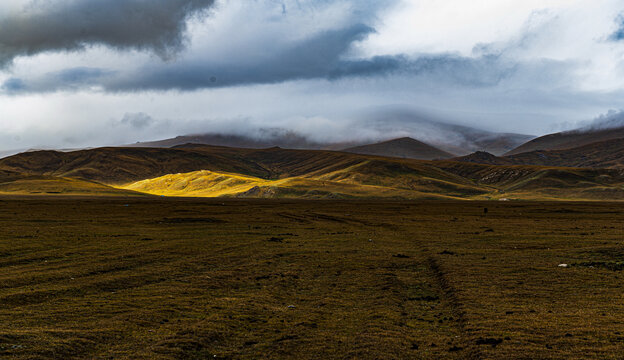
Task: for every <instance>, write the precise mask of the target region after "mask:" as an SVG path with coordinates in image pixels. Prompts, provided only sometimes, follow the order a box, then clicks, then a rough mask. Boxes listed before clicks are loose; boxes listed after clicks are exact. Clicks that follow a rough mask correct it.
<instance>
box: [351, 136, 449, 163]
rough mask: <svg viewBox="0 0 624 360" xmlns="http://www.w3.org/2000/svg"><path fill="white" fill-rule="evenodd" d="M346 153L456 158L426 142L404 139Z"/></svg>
mask: <svg viewBox="0 0 624 360" xmlns="http://www.w3.org/2000/svg"><path fill="white" fill-rule="evenodd" d="M343 151H345V152H350V153H354V154H364V155H378V156H387V157H397V158H406V159H419V160H438V159H449V158H452V157H454V155H453V154H450V153H448V152H446V151H442V150H440V149H438V148H435V147H433V146H431V145H428V144H425V143H424V142H421V141H418V140H415V139H412V138H409V137H403V138H400V139H394V140H388V141H384V142H380V143H376V144H369V145H362V146H356V147H352V148H347V149H344V150H343Z"/></svg>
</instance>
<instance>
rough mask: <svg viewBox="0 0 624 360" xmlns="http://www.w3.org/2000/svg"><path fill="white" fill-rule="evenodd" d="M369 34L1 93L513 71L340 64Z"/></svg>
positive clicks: (85, 72)
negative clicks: (254, 57) (260, 54)
mask: <svg viewBox="0 0 624 360" xmlns="http://www.w3.org/2000/svg"><path fill="white" fill-rule="evenodd" d="M372 32H374V29H372V28H371V27H368V26H366V25H362V24H358V25H354V26H350V27H347V28H343V29H339V30H332V31H326V32H323V33H320V34H316V35H315V36H312V37H310V38H308V39H305V40H303V41H301V42H299V43H296V44H294V45H291V46H290V47H285V48H281V49H275V51H271V52H270V53H271V54H272V55H271V56H269V57H265V58H263V59H260V60H254V61H249V59H244V58H243V59H240V58H239V59H231V60H230V61H229V62H228V63H225V64H224V63H211V62H209V61H205V60H203V59H201V58H200V59H192V60H187V59H183V60H180V61H177V62H172V63H150V64H148V65H145V66H143V67H140V68H138V69H133V70H129V71H119V72H107V71H105V70H101V69H72V70H66V71H63V72H60V73H53V74H48V75H46V76H44V77H42V78H41V79H36V78H35V79H31V80H28V79H19V78H12V79H10V80H8V81H7V82H5V83H4V85H3V86H2V88H3V89H4V90H5V92H8V93H24V92H49V91H56V90H68V89H76V88H77V87H80V86H82V87H84V88H88V87H98V88H103V89H104V90H106V91H110V92H133V91H143V90H171V89H176V90H182V91H192V90H198V89H204V88H219V87H230V86H241V85H253V84H272V83H279V82H284V81H292V80H305V79H328V80H336V79H341V78H347V77H370V76H384V75H393V74H406V75H410V76H419V77H421V78H424V79H425V80H427V81H433V82H442V83H452V84H457V85H461V86H468V87H482V86H493V85H496V84H498V83H499V82H500V81H501V80H502V79H504V78H505V77H506V76H508V75H510V74H511V73H513V72H514V71H515V70H514V68H513V67H511V66H508V65H507V64H505V63H504V62H503V61H501V60H500V58H499V57H498V56H492V55H486V56H482V57H479V58H467V57H461V56H458V55H451V54H437V55H426V56H420V57H418V56H417V57H408V56H405V55H396V56H375V57H371V58H364V59H348V58H345V56H346V55H347V54H348V52H349V49H350V48H351V46H352V45H353V43H355V42H357V41H360V40H362V39H364V38H365V37H366V36H368V35H369V34H371V33H372ZM267 46H268V45H267ZM271 50H273V49H271Z"/></svg>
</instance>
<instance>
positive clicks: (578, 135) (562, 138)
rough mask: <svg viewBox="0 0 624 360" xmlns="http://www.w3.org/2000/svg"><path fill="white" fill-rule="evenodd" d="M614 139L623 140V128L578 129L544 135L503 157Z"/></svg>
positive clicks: (570, 147) (569, 147) (575, 146)
mask: <svg viewBox="0 0 624 360" xmlns="http://www.w3.org/2000/svg"><path fill="white" fill-rule="evenodd" d="M614 139H624V127H615V128H609V129H590V130H581V129H579V130H573V131H564V132H559V133H554V134H549V135H544V136H540V137H538V138H536V139H533V140H531V141H529V142H527V143H524V144H522V145H520V146H518V147H517V148H515V149H513V150H511V151H509V152H508V153H506V154H505V155H516V154H520V153H525V152H530V151H536V150H564V149H572V148H577V147H580V146H584V145H588V144H592V143H597V142H603V141H607V140H614Z"/></svg>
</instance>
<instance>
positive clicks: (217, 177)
mask: <svg viewBox="0 0 624 360" xmlns="http://www.w3.org/2000/svg"><path fill="white" fill-rule="evenodd" d="M279 181H281V180H278V181H277V182H279ZM275 182H276V181H273V182H272V181H269V180H264V179H260V178H256V177H253V176H244V175H238V174H227V173H220V172H214V171H208V170H201V171H193V172H189V173H183V174H169V175H164V176H161V177H157V178H154V179H146V180H141V181H137V182H135V183H131V184H127V185H124V186H121V187H120V188H123V189H127V190H134V191H139V192H144V193H147V194H153V195H164V196H190V197H194V196H197V197H218V196H223V195H231V194H237V193H242V192H245V191H248V190H250V189H251V188H253V187H255V186H263V185H267V184H268V183H275Z"/></svg>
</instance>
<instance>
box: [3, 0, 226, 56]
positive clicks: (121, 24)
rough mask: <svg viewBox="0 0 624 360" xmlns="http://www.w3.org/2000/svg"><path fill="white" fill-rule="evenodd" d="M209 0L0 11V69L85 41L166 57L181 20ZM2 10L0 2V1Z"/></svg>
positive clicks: (120, 0) (71, 3) (178, 43)
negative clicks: (33, 56) (22, 58)
mask: <svg viewBox="0 0 624 360" xmlns="http://www.w3.org/2000/svg"><path fill="white" fill-rule="evenodd" d="M213 2H214V1H213V0H62V1H52V0H41V1H32V2H30V3H29V5H28V6H26V7H24V8H23V9H22V11H12V12H9V13H8V14H0V29H1V31H0V67H2V66H3V65H6V64H8V63H10V62H11V61H12V60H13V59H14V58H15V57H17V56H29V55H34V54H37V53H41V52H45V51H72V50H79V49H82V48H84V47H86V46H89V45H106V46H110V47H112V48H116V49H138V50H149V51H153V52H154V53H156V54H157V55H158V56H160V57H162V58H169V57H171V56H172V55H173V54H175V53H176V52H177V51H179V50H180V49H181V48H182V47H183V43H184V33H185V30H186V22H187V20H188V18H189V17H190V16H193V15H194V14H197V13H198V12H201V11H204V10H206V9H208V8H209V7H210V6H211V5H212V4H213ZM0 8H1V5H0Z"/></svg>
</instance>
